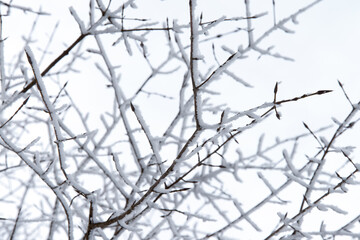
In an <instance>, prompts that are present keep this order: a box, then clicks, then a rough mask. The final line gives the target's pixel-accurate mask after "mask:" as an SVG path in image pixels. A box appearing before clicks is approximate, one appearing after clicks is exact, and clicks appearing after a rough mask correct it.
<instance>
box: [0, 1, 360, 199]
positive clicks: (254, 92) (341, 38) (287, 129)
mask: <svg viewBox="0 0 360 240" xmlns="http://www.w3.org/2000/svg"><path fill="white" fill-rule="evenodd" d="M213 2H215V3H216V1H214V0H212V1H205V0H204V1H199V8H201V7H202V6H203V7H204V8H205V10H204V19H205V20H206V19H207V20H209V19H211V17H221V16H223V15H224V14H229V15H230V16H233V15H236V14H237V15H241V16H243V15H244V11H243V1H230V0H225V1H221V4H217V7H216V8H214V7H210V6H213V5H212V3H213ZM251 2H252V4H254V5H258V6H254V10H253V11H252V13H253V14H257V13H260V12H263V11H265V10H266V11H269V14H268V16H266V17H264V18H263V19H260V20H259V21H254V25H253V26H254V29H255V33H254V34H255V37H256V35H258V34H260V33H261V32H262V31H263V30H264V29H266V28H267V27H270V26H271V25H272V12H271V7H272V5H271V0H261V1H254V0H253V1H251ZM290 2H291V3H290ZM309 2H310V1H300V0H295V1H289V0H282V1H280V0H278V1H276V18H277V20H280V19H281V18H282V17H286V16H288V15H289V13H293V12H295V11H297V9H299V7H302V6H304V5H306V4H307V3H309ZM24 3H25V2H24V1H17V4H19V5H22V4H24ZM38 3H41V4H42V10H43V11H45V12H51V14H53V16H54V15H55V16H56V17H42V18H40V22H38V26H37V28H36V32H35V33H36V34H35V36H36V37H37V38H38V40H39V42H38V43H42V44H38V43H36V42H35V43H33V44H31V46H32V45H33V46H34V48H35V49H34V52H35V53H36V50H37V49H36V47H37V46H44V43H45V41H44V40H42V39H46V37H47V36H49V35H50V34H51V31H52V29H53V27H54V26H55V24H56V22H57V21H59V31H58V32H57V34H56V36H55V39H54V42H53V46H52V49H51V51H52V52H53V54H54V55H53V56H56V55H57V54H59V53H60V52H61V51H62V50H63V49H64V46H67V45H69V44H70V43H71V42H72V41H73V40H74V39H75V38H76V37H77V36H78V34H79V30H78V28H77V26H76V24H74V20H73V19H72V17H71V15H70V13H69V11H68V7H69V6H71V5H74V8H75V9H79V8H77V7H79V6H80V5H81V4H83V7H82V9H84V11H83V12H81V11H79V12H78V13H79V15H81V16H84V18H86V19H87V13H88V10H87V9H88V8H87V7H88V3H87V1H70V0H66V1H65V0H64V1H35V0H33V1H31V4H29V6H31V7H32V8H33V9H37V8H36V7H34V6H36V4H38ZM233 3H234V5H232V4H233ZM75 5H77V6H75ZM138 5H139V10H137V11H144V15H142V17H144V18H147V17H148V16H147V15H150V16H151V17H157V18H158V19H157V20H159V21H163V20H165V19H164V17H165V16H171V17H172V18H173V19H177V18H180V19H182V20H179V24H183V23H185V22H186V19H187V17H188V14H187V12H186V11H187V10H186V8H187V1H174V0H173V1H156V3H155V1H140V2H139V4H138ZM234 6H236V7H234ZM159 9H162V10H160V11H159ZM184 11H185V13H184ZM238 12H241V13H240V14H238ZM134 13H136V12H134ZM154 13H155V14H154ZM15 14H19V18H18V19H14V18H11V19H9V20H8V19H6V18H5V19H4V25H5V29H4V35H5V36H7V35H8V36H9V39H8V40H7V41H6V43H5V44H6V45H5V46H6V47H5V54H6V57H9V58H10V57H11V56H12V54H13V53H17V52H19V51H20V50H19V48H20V47H22V43H21V39H18V38H17V37H18V36H20V35H22V34H25V35H27V34H28V32H29V31H30V28H31V25H32V21H33V19H34V15H32V14H25V15H24V14H23V13H22V12H19V11H14V15H15ZM129 14H131V13H129ZM229 15H228V16H229ZM297 20H298V21H299V24H297V25H294V24H292V23H290V24H289V23H288V24H287V25H286V26H287V27H288V28H289V29H291V30H294V31H295V34H285V33H283V32H278V33H276V34H274V35H272V36H271V37H269V38H268V39H267V40H266V41H264V42H263V43H262V44H261V46H262V47H264V48H266V47H269V46H271V45H275V48H274V49H273V52H279V53H280V54H282V55H285V56H288V57H291V58H293V59H295V61H294V62H287V61H284V60H281V59H274V58H272V57H269V56H262V57H261V58H260V60H258V56H259V54H257V53H255V54H249V57H248V59H245V60H240V61H238V62H237V63H236V64H234V66H232V67H231V68H230V69H231V70H232V71H234V72H236V73H238V74H239V77H241V78H242V79H244V80H245V81H247V82H248V83H250V84H251V85H253V86H254V88H251V89H249V88H244V87H243V86H241V85H235V86H234V85H233V84H229V83H230V81H228V80H223V81H228V82H227V83H228V84H223V82H218V83H217V84H214V88H215V89H218V90H222V91H225V92H226V93H227V94H226V95H224V96H222V98H221V99H219V100H220V101H224V102H227V103H228V104H229V106H231V107H233V108H234V109H236V110H245V109H247V108H250V107H254V106H256V105H258V104H261V103H263V102H264V101H272V98H273V88H274V86H275V83H276V82H281V84H280V85H279V92H278V99H284V98H292V97H295V96H300V95H302V94H303V93H310V92H315V91H317V90H322V89H331V90H334V92H333V93H330V94H327V95H323V96H315V97H314V98H312V99H309V100H304V101H299V102H296V103H290V104H288V105H286V106H284V107H282V108H280V109H279V110H280V112H281V113H282V115H283V118H282V120H281V121H278V120H277V119H276V118H275V117H272V119H268V120H267V121H268V122H267V125H264V126H263V127H261V128H259V129H258V133H261V132H263V131H265V132H266V134H267V136H269V141H272V140H273V138H274V137H275V136H277V135H279V136H282V137H288V136H294V135H296V134H298V133H302V132H305V129H304V127H303V125H302V122H303V121H304V122H306V123H307V124H308V125H309V126H310V127H311V128H312V129H317V128H319V127H322V126H325V125H329V124H332V121H331V117H336V118H338V119H339V120H340V121H341V120H343V118H344V117H345V116H346V114H347V113H349V111H350V105H349V104H348V103H347V101H346V99H345V97H344V95H343V94H342V92H341V89H340V88H339V86H338V83H337V79H339V80H340V81H341V82H342V83H343V84H344V87H345V89H346V91H347V93H348V95H349V97H350V98H351V99H352V101H353V102H354V103H355V102H358V101H359V100H360V95H359V92H360V91H359V90H360V84H359V81H360V80H359V77H360V67H359V56H360V47H359V46H360V45H359V43H360V28H359V26H358V25H359V23H360V1H358V0H343V1H340V0H324V1H323V2H321V3H320V4H318V5H317V6H315V7H314V8H312V9H310V10H309V11H308V12H306V13H304V14H302V15H301V16H299V17H298V19H297ZM224 31H225V30H224ZM163 35H164V34H162V33H159V39H162V38H163ZM244 36H245V35H244ZM245 37H246V36H245ZM91 41H92V40H87V41H86V42H85V43H86V44H88V43H90V44H91ZM240 42H241V41H240ZM149 44H150V45H151V44H153V45H151V46H153V49H154V50H155V49H156V50H157V51H158V54H159V57H158V58H159V60H157V59H155V60H154V61H155V62H156V61H158V63H161V62H162V61H163V60H164V59H165V57H166V54H167V52H164V53H163V54H161V50H162V46H161V45H159V44H156V42H154V43H149ZM226 44H228V45H229V46H230V47H232V48H233V50H236V48H237V46H238V43H237V39H236V38H232V40H231V41H230V42H228V43H226ZM35 46H36V47H35ZM133 47H134V49H136V47H135V46H133ZM219 49H220V48H219ZM219 49H218V50H219ZM10 51H14V52H13V53H12V52H10ZM218 52H219V53H220V50H219V51H218ZM38 53H39V52H38ZM114 54H125V52H121V51H119V52H116V51H115V53H114ZM114 57H115V55H114ZM224 59H225V58H223V59H222V60H224ZM8 60H9V59H8ZM50 60H51V58H49V57H48V58H45V59H44V62H43V63H42V65H41V66H42V67H44V66H46V65H47V63H48V62H49V61H50ZM127 61H128V62H126V63H127V65H125V64H124V65H122V68H123V69H124V73H123V75H122V77H123V78H122V79H123V81H125V82H127V86H128V88H129V91H134V90H135V89H137V87H138V86H139V84H140V83H141V81H143V79H145V78H146V77H147V76H148V74H149V71H148V70H146V68H145V69H144V71H139V65H138V64H139V63H138V62H137V61H136V60H131V59H127ZM129 61H133V62H129ZM91 63H92V61H91V59H90V60H89V61H84V62H82V64H84V65H81V66H80V65H79V68H85V69H87V70H88V74H86V73H85V75H84V72H83V73H81V75H76V74H75V75H73V77H74V78H73V79H66V80H69V88H73V89H74V92H78V90H79V89H80V88H84V86H86V88H85V89H84V90H83V91H81V92H82V93H83V95H79V94H77V95H74V99H75V100H76V101H77V102H78V104H79V106H80V107H82V108H84V109H86V111H89V112H92V114H93V115H92V117H93V118H94V119H93V120H94V127H95V126H96V124H99V122H100V121H99V120H98V116H96V114H100V113H102V112H103V110H104V109H106V108H107V107H109V108H110V109H111V105H109V103H111V101H110V99H111V98H112V96H111V95H109V92H108V90H106V87H105V86H104V83H103V82H102V81H97V79H96V76H100V75H99V73H98V72H97V71H96V70H95V71H94V66H93V65H91ZM129 63H130V64H129ZM128 69H129V71H131V74H134V72H135V71H136V73H137V75H131V78H130V74H129V75H127V70H128ZM181 78H182V76H181V77H180V79H181ZM168 81H170V80H168V79H166V78H164V79H160V80H159V85H160V86H163V85H162V84H165V85H166V84H168ZM166 86H168V85H166ZM151 88H154V89H159V91H160V92H162V93H166V92H167V91H174V90H173V89H170V88H168V89H165V91H164V89H161V88H159V86H156V85H154V86H152V85H150V86H149V89H151ZM94 96H95V97H94ZM129 96H130V94H129ZM244 99H247V100H244ZM142 100H144V101H146V98H145V97H144V98H143V99H142ZM152 100H153V102H151V104H154V103H157V104H159V105H161V107H160V108H156V109H154V108H152V107H151V106H152V105H150V104H149V105H146V102H144V103H143V104H144V105H141V106H143V107H142V108H141V111H142V112H143V115H144V118H145V119H147V120H148V125H150V126H151V128H152V130H153V134H154V135H156V134H161V133H162V131H163V129H165V126H166V118H164V114H166V113H168V112H170V113H171V112H175V110H176V109H175V110H174V108H173V106H174V105H172V104H171V103H164V102H163V101H162V100H161V99H152ZM140 103H141V102H140V100H139V102H138V104H139V105H140ZM94 114H95V115H94ZM157 115H158V116H159V117H156V116H157ZM164 119H165V120H164ZM162 121H164V122H162ZM270 126H271V127H270ZM351 134H352V135H353V136H352V137H351V138H348V140H346V141H347V142H351V143H353V144H355V145H356V144H357V142H358V137H359V136H360V133H359V131H358V130H354V131H353V132H352V133H351ZM249 142H253V143H254V147H256V142H257V138H253V139H249ZM311 144H313V143H311ZM311 144H310V145H311ZM305 145H306V144H305ZM250 149H251V147H250ZM245 151H246V150H245ZM355 153H359V151H358V150H357V151H356V152H355ZM359 197H360V195H357V196H354V197H353V199H355V198H357V199H359Z"/></svg>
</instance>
